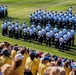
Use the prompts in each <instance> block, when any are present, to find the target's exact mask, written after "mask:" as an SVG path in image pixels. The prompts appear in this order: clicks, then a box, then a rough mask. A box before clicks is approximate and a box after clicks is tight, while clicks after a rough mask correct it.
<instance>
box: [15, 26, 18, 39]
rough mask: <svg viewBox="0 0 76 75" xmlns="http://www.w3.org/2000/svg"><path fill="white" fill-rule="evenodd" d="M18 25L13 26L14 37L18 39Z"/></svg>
mask: <svg viewBox="0 0 76 75" xmlns="http://www.w3.org/2000/svg"><path fill="white" fill-rule="evenodd" d="M18 38H19V37H18V27H15V39H18Z"/></svg>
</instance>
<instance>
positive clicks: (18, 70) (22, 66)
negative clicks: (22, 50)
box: [16, 54, 29, 75]
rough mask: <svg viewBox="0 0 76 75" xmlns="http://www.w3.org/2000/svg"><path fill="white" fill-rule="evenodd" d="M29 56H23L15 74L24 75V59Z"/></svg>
mask: <svg viewBox="0 0 76 75" xmlns="http://www.w3.org/2000/svg"><path fill="white" fill-rule="evenodd" d="M28 56H29V55H28V54H24V58H23V59H22V65H21V66H20V67H18V68H17V70H16V71H17V72H18V74H19V75H24V70H25V66H24V65H25V62H26V59H27V57H28Z"/></svg>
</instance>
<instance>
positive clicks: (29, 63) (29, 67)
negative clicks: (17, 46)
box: [25, 52, 38, 75]
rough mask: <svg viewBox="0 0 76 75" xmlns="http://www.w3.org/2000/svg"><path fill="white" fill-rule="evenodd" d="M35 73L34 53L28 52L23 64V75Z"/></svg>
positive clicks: (34, 74) (36, 68)
mask: <svg viewBox="0 0 76 75" xmlns="http://www.w3.org/2000/svg"><path fill="white" fill-rule="evenodd" d="M37 71H38V65H37V63H36V60H35V53H34V52H30V53H29V57H28V58H27V60H26V64H25V75H26V74H27V75H36V74H37Z"/></svg>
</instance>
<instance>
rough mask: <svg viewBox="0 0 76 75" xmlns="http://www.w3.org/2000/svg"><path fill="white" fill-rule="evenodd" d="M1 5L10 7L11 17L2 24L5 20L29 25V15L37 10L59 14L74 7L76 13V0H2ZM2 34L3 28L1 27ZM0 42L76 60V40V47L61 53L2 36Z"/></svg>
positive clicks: (0, 21)
mask: <svg viewBox="0 0 76 75" xmlns="http://www.w3.org/2000/svg"><path fill="white" fill-rule="evenodd" d="M0 5H4V6H6V5H7V6H8V12H9V17H8V18H5V19H1V20H0V24H1V23H2V21H4V20H10V19H11V20H12V21H13V22H15V21H16V20H19V23H20V24H21V23H23V22H24V21H26V23H27V25H29V15H30V13H33V12H34V11H36V10H37V9H42V10H47V11H50V10H54V11H57V12H60V11H63V12H64V11H66V10H67V9H68V8H69V7H70V6H72V7H73V14H74V13H76V0H0ZM0 32H1V26H0ZM0 41H7V42H9V43H11V44H16V43H17V44H19V45H21V46H26V47H30V48H33V49H35V50H40V51H43V52H49V53H51V54H55V55H58V56H61V57H65V58H69V59H74V60H76V39H75V46H74V47H72V49H70V50H69V51H65V52H64V53H63V52H59V51H58V49H55V48H54V47H53V46H52V47H47V46H42V45H38V44H33V43H29V42H24V41H23V40H15V39H12V38H8V37H4V36H1V35H0Z"/></svg>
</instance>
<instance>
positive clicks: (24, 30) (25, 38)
mask: <svg viewBox="0 0 76 75" xmlns="http://www.w3.org/2000/svg"><path fill="white" fill-rule="evenodd" d="M27 32H28V31H27V28H24V29H23V36H24V41H27V39H28V37H27Z"/></svg>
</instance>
